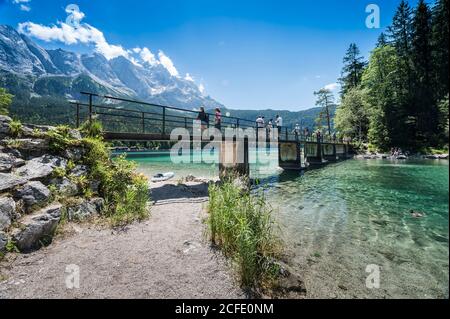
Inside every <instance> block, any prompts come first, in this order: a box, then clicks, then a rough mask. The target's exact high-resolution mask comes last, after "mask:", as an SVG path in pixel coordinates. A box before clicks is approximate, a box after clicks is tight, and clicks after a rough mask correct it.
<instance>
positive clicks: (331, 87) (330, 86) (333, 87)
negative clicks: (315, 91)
mask: <svg viewBox="0 0 450 319" xmlns="http://www.w3.org/2000/svg"><path fill="white" fill-rule="evenodd" d="M323 88H324V89H326V90H330V91H336V90H337V89H338V88H339V83H336V82H334V83H330V84H327V85H325V86H324V87H323Z"/></svg>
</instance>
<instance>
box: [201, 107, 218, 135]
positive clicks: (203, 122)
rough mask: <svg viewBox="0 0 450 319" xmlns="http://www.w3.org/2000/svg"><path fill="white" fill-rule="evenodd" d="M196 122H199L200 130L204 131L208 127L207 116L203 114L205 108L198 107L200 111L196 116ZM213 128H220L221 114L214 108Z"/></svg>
mask: <svg viewBox="0 0 450 319" xmlns="http://www.w3.org/2000/svg"><path fill="white" fill-rule="evenodd" d="M197 121H200V123H201V126H202V130H204V129H206V128H207V127H208V125H209V114H208V113H206V112H205V108H204V107H203V106H202V107H200V111H199V112H198V115H197ZM214 127H215V128H216V129H218V130H220V129H221V128H222V112H221V111H220V108H218V107H216V109H215V112H214Z"/></svg>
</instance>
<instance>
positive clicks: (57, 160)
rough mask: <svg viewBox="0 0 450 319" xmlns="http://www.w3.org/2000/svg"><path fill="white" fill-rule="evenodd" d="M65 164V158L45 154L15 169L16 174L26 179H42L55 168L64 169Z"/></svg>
mask: <svg viewBox="0 0 450 319" xmlns="http://www.w3.org/2000/svg"><path fill="white" fill-rule="evenodd" d="M66 166H67V160H66V159H64V158H62V157H59V156H53V155H48V154H46V155H43V156H41V157H38V158H33V159H32V160H29V161H28V162H27V163H26V164H25V165H24V166H22V167H19V168H18V169H17V170H16V174H17V175H19V176H22V177H24V178H26V179H27V180H44V179H47V178H49V177H50V175H51V174H52V172H53V170H54V169H55V168H57V167H59V168H63V169H65V168H66Z"/></svg>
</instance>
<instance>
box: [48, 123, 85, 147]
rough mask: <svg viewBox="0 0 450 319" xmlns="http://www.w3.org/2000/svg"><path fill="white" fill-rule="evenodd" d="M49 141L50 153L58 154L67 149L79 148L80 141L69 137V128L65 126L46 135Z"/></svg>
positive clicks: (58, 127)
mask: <svg viewBox="0 0 450 319" xmlns="http://www.w3.org/2000/svg"><path fill="white" fill-rule="evenodd" d="M46 137H47V138H48V139H49V147H50V150H51V151H52V152H55V153H60V152H62V151H64V150H66V149H67V148H69V147H74V146H79V144H80V141H79V140H76V139H74V138H73V137H72V136H71V135H70V127H69V126H66V125H60V126H57V127H56V128H55V129H54V130H50V131H48V132H47V133H46Z"/></svg>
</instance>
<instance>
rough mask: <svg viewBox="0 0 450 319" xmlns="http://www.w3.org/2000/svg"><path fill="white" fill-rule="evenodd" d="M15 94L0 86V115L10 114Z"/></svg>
mask: <svg viewBox="0 0 450 319" xmlns="http://www.w3.org/2000/svg"><path fill="white" fill-rule="evenodd" d="M13 97H14V95H12V94H9V93H8V91H7V90H6V89H4V88H0V115H8V113H9V110H8V108H9V106H10V105H11V102H12V99H13Z"/></svg>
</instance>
